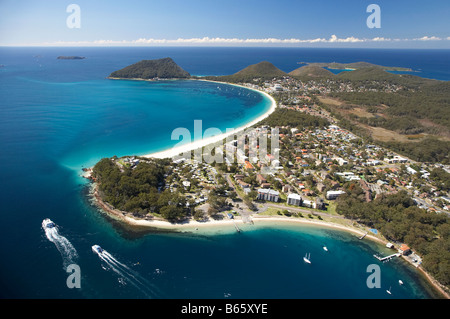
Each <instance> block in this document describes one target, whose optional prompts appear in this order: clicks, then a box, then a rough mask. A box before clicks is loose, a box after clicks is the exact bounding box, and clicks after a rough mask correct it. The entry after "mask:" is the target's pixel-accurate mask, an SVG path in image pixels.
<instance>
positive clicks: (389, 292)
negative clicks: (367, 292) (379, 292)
mask: <svg viewBox="0 0 450 319" xmlns="http://www.w3.org/2000/svg"><path fill="white" fill-rule="evenodd" d="M391 288H392V287H389V290H386V292H387V293H388V294H390V295H392V292H391Z"/></svg>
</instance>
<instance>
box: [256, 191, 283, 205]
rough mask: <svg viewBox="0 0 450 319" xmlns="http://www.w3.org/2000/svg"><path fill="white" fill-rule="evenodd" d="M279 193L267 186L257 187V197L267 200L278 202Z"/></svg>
mask: <svg viewBox="0 0 450 319" xmlns="http://www.w3.org/2000/svg"><path fill="white" fill-rule="evenodd" d="M279 198H280V193H279V192H277V191H274V190H273V189H269V188H260V189H258V199H260V200H268V201H270V202H278V200H279Z"/></svg>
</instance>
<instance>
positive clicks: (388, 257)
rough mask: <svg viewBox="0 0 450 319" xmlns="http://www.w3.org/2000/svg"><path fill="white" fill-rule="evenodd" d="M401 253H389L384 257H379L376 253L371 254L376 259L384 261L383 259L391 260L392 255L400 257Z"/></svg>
mask: <svg viewBox="0 0 450 319" xmlns="http://www.w3.org/2000/svg"><path fill="white" fill-rule="evenodd" d="M401 255H402V254H400V253H395V254H392V255H389V256H386V257H380V256H377V255H373V256H374V257H375V258H376V259H378V260H379V261H382V262H385V261H389V260H391V259H392V258H394V257H400V256H401Z"/></svg>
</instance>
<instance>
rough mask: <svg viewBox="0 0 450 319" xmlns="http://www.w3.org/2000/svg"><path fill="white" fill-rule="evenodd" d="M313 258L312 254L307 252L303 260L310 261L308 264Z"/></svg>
mask: <svg viewBox="0 0 450 319" xmlns="http://www.w3.org/2000/svg"><path fill="white" fill-rule="evenodd" d="M310 258H311V254H309V255H308V254H306V255H305V257H303V260H304V261H305V263H308V264H310V263H311V261H310V260H309V259H310Z"/></svg>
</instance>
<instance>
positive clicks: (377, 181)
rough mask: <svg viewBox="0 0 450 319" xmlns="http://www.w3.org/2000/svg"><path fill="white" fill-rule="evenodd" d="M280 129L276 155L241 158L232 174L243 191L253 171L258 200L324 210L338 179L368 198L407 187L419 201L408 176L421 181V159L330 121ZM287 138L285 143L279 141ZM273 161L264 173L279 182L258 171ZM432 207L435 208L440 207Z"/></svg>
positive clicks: (424, 173)
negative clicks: (366, 139) (316, 125)
mask: <svg viewBox="0 0 450 319" xmlns="http://www.w3.org/2000/svg"><path fill="white" fill-rule="evenodd" d="M279 129H280V134H279V135H280V139H281V142H280V149H279V154H278V155H279V156H278V158H277V159H274V158H272V157H271V156H270V154H268V157H267V158H266V159H265V160H263V161H261V160H259V161H257V162H255V161H254V160H253V159H252V158H249V157H243V159H244V162H243V164H241V165H240V168H241V170H240V172H238V173H237V174H236V175H235V179H236V181H237V184H238V185H239V186H240V187H241V188H242V189H243V190H244V192H246V193H247V194H248V193H249V192H250V191H251V190H252V185H250V184H248V183H246V182H244V178H245V177H246V176H248V175H249V174H256V176H257V177H256V180H257V182H258V187H256V188H255V190H256V191H257V194H258V195H257V197H256V199H258V200H265V201H272V202H280V201H281V202H285V203H286V204H288V205H294V206H304V207H311V208H316V209H323V207H324V204H322V203H323V202H324V201H325V202H326V201H333V200H336V199H337V198H338V197H339V196H341V195H343V194H345V191H344V188H343V184H344V183H347V182H353V183H357V184H358V185H360V186H361V188H362V189H363V190H364V192H365V198H366V200H367V201H371V200H372V199H373V198H376V197H377V196H378V195H380V194H389V193H395V192H397V191H399V190H400V189H405V190H408V191H410V193H411V195H413V196H414V197H418V200H419V199H420V196H422V195H421V193H420V192H419V190H418V189H417V188H415V187H414V186H413V185H412V181H411V178H412V177H413V176H415V175H418V174H417V173H420V175H421V177H422V178H423V179H425V180H426V179H427V178H429V176H430V173H429V171H430V169H426V168H424V165H423V164H421V163H419V164H417V163H414V162H411V160H409V159H407V158H405V157H402V156H400V155H398V154H395V153H393V152H390V151H388V150H386V149H383V148H381V147H379V146H376V145H365V144H362V143H360V139H359V138H358V137H357V136H356V135H354V134H353V133H351V132H349V131H347V130H345V129H342V128H340V127H339V126H337V125H334V124H332V125H330V126H328V127H324V128H319V129H315V130H309V131H301V132H300V131H298V129H296V128H291V127H279ZM286 138H287V139H288V141H289V143H287V144H285V143H283V142H282V141H286V140H285V139H286ZM274 161H275V164H276V165H275V166H271V167H275V168H276V169H274V170H272V171H269V173H268V175H271V177H272V179H277V180H279V181H280V184H279V185H278V187H274V185H272V184H270V183H268V182H267V180H266V178H265V176H266V175H265V174H263V173H261V172H263V170H262V169H261V168H262V166H264V165H267V164H268V165H270V164H272V163H274ZM261 164H262V165H261ZM417 165H421V169H420V170H419V169H415V168H413V167H416V166H417ZM405 169H406V172H407V173H408V174H409V175H410V177H409V180H408V179H405V176H402V175H401V173H402V172H404V170H405ZM258 172H259V174H258ZM368 174H369V175H368ZM308 176H309V177H308ZM311 180H312V184H311ZM308 181H309V183H308ZM311 187H313V189H311ZM418 192H419V194H418ZM283 194H284V195H283ZM440 196H441V198H440V199H441V201H444V202H446V201H445V200H442V196H443V197H444V198H450V196H448V194H442V193H441V194H440ZM419 202H420V203H421V205H423V208H426V209H430V208H431V207H433V206H434V205H433V203H432V202H430V201H428V204H425V200H424V199H423V198H422V200H419ZM445 207H446V206H444V207H443V209H444V210H445ZM441 208H442V207H441ZM431 209H432V208H431ZM437 210H438V211H440V209H439V208H438V209H437Z"/></svg>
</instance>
